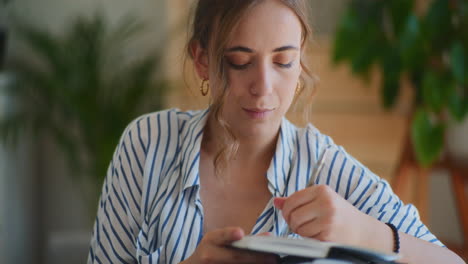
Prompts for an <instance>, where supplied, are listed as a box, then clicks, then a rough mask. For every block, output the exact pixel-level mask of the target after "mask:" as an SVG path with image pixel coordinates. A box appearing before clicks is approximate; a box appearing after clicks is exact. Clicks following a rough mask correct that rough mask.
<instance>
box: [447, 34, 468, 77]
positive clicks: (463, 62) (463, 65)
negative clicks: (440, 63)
mask: <svg viewBox="0 0 468 264" xmlns="http://www.w3.org/2000/svg"><path fill="white" fill-rule="evenodd" d="M467 61H468V53H466V51H465V50H463V45H462V43H461V42H455V43H454V44H453V46H452V49H451V51H450V66H451V68H452V71H453V75H454V76H455V79H456V80H457V82H458V83H460V84H466V83H467V80H468V78H467V77H466V75H465V73H468V69H467V66H468V65H467Z"/></svg>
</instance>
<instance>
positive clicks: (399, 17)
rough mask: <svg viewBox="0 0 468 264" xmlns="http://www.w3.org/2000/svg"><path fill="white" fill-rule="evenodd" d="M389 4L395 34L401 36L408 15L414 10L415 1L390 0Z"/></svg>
mask: <svg viewBox="0 0 468 264" xmlns="http://www.w3.org/2000/svg"><path fill="white" fill-rule="evenodd" d="M388 4H389V7H390V15H391V18H392V23H393V29H394V32H395V35H396V36H397V37H399V36H400V35H401V33H402V32H403V30H404V28H405V21H407V19H408V16H409V15H410V14H411V12H412V11H413V8H414V1H408V0H393V1H388Z"/></svg>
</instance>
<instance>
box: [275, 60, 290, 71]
mask: <svg viewBox="0 0 468 264" xmlns="http://www.w3.org/2000/svg"><path fill="white" fill-rule="evenodd" d="M275 64H276V65H278V66H279V67H281V68H285V69H289V68H291V67H292V65H293V62H292V61H291V62H290V63H287V64H284V63H279V62H276V63H275Z"/></svg>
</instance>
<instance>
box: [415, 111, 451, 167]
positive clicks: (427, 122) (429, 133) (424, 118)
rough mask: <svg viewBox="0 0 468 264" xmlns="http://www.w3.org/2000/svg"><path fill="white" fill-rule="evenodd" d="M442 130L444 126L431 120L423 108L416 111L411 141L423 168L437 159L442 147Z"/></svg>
mask: <svg viewBox="0 0 468 264" xmlns="http://www.w3.org/2000/svg"><path fill="white" fill-rule="evenodd" d="M444 130H445V128H444V126H443V125H442V124H440V123H436V122H435V121H433V120H431V117H430V116H429V114H428V113H427V112H426V111H425V110H424V109H423V108H420V109H418V110H417V111H416V113H415V116H414V119H413V122H412V125H411V139H412V142H413V147H414V150H415V154H416V158H417V160H418V161H419V163H420V164H422V165H423V166H426V167H428V166H430V165H431V164H433V163H434V162H435V161H436V160H437V159H438V158H439V156H440V154H441V152H442V149H443V145H444Z"/></svg>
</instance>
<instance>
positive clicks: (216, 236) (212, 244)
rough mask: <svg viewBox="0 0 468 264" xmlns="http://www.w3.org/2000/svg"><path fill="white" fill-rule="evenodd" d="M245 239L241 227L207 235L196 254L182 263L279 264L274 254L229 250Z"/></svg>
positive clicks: (224, 229)
mask: <svg viewBox="0 0 468 264" xmlns="http://www.w3.org/2000/svg"><path fill="white" fill-rule="evenodd" d="M242 237H244V231H242V229H241V228H239V227H227V228H223V229H218V230H214V231H211V232H209V233H207V234H206V235H205V236H204V237H203V239H202V240H201V241H200V244H199V245H198V247H197V249H196V250H195V252H194V253H193V254H192V256H190V258H188V259H187V260H185V261H184V262H182V263H185V264H189V263H194V264H195V263H197V264H198V263H277V257H276V256H275V255H272V254H263V253H257V252H249V251H243V250H238V249H231V248H228V247H227V246H229V245H230V244H231V243H232V242H234V241H237V240H240V239H241V238H242Z"/></svg>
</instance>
